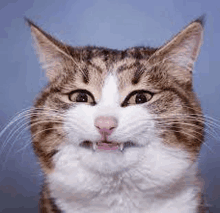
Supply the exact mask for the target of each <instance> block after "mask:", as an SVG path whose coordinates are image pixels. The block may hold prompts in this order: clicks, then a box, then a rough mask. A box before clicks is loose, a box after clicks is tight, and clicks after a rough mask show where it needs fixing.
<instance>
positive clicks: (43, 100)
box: [27, 19, 205, 213]
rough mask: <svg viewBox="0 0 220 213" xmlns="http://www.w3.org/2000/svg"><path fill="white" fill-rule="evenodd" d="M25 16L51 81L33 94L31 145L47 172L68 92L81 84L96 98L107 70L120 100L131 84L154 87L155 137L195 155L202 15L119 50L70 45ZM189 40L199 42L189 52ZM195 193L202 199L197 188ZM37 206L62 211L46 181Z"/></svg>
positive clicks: (60, 136)
mask: <svg viewBox="0 0 220 213" xmlns="http://www.w3.org/2000/svg"><path fill="white" fill-rule="evenodd" d="M27 22H28V24H29V26H30V28H31V31H32V35H33V37H34V39H35V41H36V48H37V51H38V54H39V58H40V61H41V63H42V65H43V68H45V70H46V74H47V76H48V79H49V84H48V85H47V86H46V87H45V88H44V89H43V90H42V92H41V93H40V94H39V96H38V98H37V99H36V102H35V105H34V109H33V113H32V116H31V123H30V125H31V133H32V136H33V147H34V151H35V153H36V154H37V156H38V157H39V161H40V164H41V167H42V170H43V172H44V174H45V178H46V176H47V174H49V173H51V172H53V168H54V162H53V156H54V155H56V153H57V152H58V147H59V146H60V145H62V144H63V143H65V138H66V133H65V131H64V130H63V129H62V123H63V119H64V117H63V114H64V112H66V111H67V110H68V109H69V108H70V107H74V103H72V102H71V101H70V100H69V99H68V94H70V93H71V91H73V90H76V89H80V88H84V89H86V90H88V91H91V93H92V95H93V96H94V97H95V99H96V100H98V99H99V98H100V96H101V93H100V91H101V88H102V85H103V82H104V79H105V77H106V76H107V74H108V73H110V72H112V73H115V74H116V75H117V78H118V81H119V91H120V93H121V100H120V101H121V103H122V102H123V100H124V99H125V98H126V96H127V95H128V94H129V93H130V92H131V91H133V90H138V89H143V88H144V89H145V90H149V91H151V92H152V93H154V98H153V99H152V102H149V104H148V105H147V108H148V110H149V111H150V113H152V114H156V115H158V120H157V122H156V123H157V128H158V130H159V131H158V134H159V137H161V138H163V141H164V143H165V144H167V146H175V147H179V148H181V149H184V150H187V151H188V152H189V153H190V154H191V160H192V161H196V159H197V157H198V154H199V151H200V148H201V145H202V142H203V140H204V132H203V128H204V119H203V114H202V110H201V108H200V104H199V101H198V100H197V98H196V95H195V93H194V92H193V88H192V69H193V63H194V62H195V60H196V58H197V55H198V51H199V46H200V45H201V38H200V37H201V35H202V33H201V31H202V28H203V21H202V19H198V20H195V21H194V22H192V23H191V24H190V25H188V26H187V27H186V28H185V29H183V30H182V31H181V32H180V33H179V34H178V35H176V36H175V37H174V38H173V39H172V40H171V41H169V42H167V43H166V44H165V45H163V46H162V47H160V48H149V47H132V48H129V49H126V50H122V51H120V50H113V49H108V48H103V47H93V46H86V47H72V46H69V45H66V44H63V43H61V42H60V41H58V40H56V39H55V38H54V37H52V36H51V35H49V34H48V33H46V32H44V31H43V30H42V29H41V28H40V27H38V26H37V25H35V24H34V23H33V22H32V21H30V20H27ZM199 36H200V37H199ZM195 37H198V38H197V39H195ZM193 39H194V40H193ZM191 40H193V41H194V42H197V43H196V44H194V49H193V51H192V54H191V55H190V56H188V55H189V51H188V49H190V45H191V43H190V41H191ZM184 45H185V46H184ZM191 46H192V45H191ZM184 48H185V49H184ZM187 54H188V55H187ZM184 55H185V57H186V58H185V59H183V61H181V58H180V57H181V56H184ZM187 59H189V60H187ZM122 107H123V106H122ZM170 114H172V115H173V117H172V122H167V124H166V123H164V119H166V117H167V116H170ZM179 115H182V116H179ZM189 127H192V128H189ZM198 198H199V200H201V202H202V198H201V193H199V195H198ZM202 205H203V204H202ZM198 209H199V210H198V213H203V212H205V210H204V208H202V206H200V207H198ZM40 212H43V213H52V212H61V211H60V210H59V209H58V207H57V206H56V205H55V202H54V200H53V198H52V197H51V195H50V191H49V188H48V187H47V184H46V182H45V184H44V187H43V190H42V194H41V200H40Z"/></svg>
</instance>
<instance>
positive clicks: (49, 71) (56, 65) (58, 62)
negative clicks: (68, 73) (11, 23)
mask: <svg viewBox="0 0 220 213" xmlns="http://www.w3.org/2000/svg"><path fill="white" fill-rule="evenodd" d="M25 21H26V23H27V24H28V25H29V27H30V28H31V34H32V37H33V39H34V43H35V48H36V50H37V54H38V56H39V59H40V63H41V64H42V67H43V69H44V70H46V75H47V77H48V79H49V80H50V81H53V80H54V79H55V78H56V77H57V76H59V75H60V73H61V72H63V70H64V67H65V66H66V62H67V61H72V60H73V58H72V56H71V55H70V49H69V46H67V45H65V44H63V43H62V42H60V41H58V40H56V39H55V38H54V37H53V36H51V35H49V34H48V33H46V32H44V31H43V30H42V29H41V28H40V27H38V26H37V25H36V24H34V23H33V22H32V21H31V20H30V19H27V18H25Z"/></svg>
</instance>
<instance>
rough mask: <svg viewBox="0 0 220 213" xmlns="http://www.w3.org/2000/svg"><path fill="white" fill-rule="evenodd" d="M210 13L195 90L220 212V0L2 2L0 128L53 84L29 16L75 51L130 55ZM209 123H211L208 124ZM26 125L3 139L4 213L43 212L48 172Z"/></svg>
mask: <svg viewBox="0 0 220 213" xmlns="http://www.w3.org/2000/svg"><path fill="white" fill-rule="evenodd" d="M202 14H206V23H205V35H204V44H203V46H202V48H201V53H200V55H199V58H198V61H197V62H196V65H195V70H194V89H195V91H196V92H197V93H198V96H199V98H200V100H201V104H202V107H203V111H204V113H205V115H206V117H209V118H210V117H211V118H213V119H212V122H209V123H207V128H206V132H207V134H206V140H205V144H204V145H203V148H202V151H201V155H200V160H199V166H200V170H201V173H202V177H203V178H204V180H205V192H206V197H207V198H206V199H207V201H208V204H209V205H210V206H211V208H210V209H211V212H212V213H218V212H219V209H220V107H219V106H220V98H219V94H220V93H219V91H220V86H219V83H220V56H219V55H220V54H219V50H220V42H219V39H220V24H219V23H220V1H218V0H215V1H214V0H209V1H207V0H193V1H188V2H187V1H184V0H175V1H174V0H160V1H159V0H154V1H147V0H135V1H134V0H133V1H132V0H129V1H125V0H111V1H110V0H109V1H108V0H78V1H76V0H62V1H61V0H60V1H57V0H56V1H55V0H35V1H34V0H1V1H0V24H1V26H0V39H1V42H0V54H1V55H0V67H1V68H0V128H1V130H3V129H4V127H5V126H6V125H7V124H8V123H9V122H10V121H11V119H13V118H14V117H15V116H16V115H17V114H18V113H19V112H21V111H22V110H23V109H27V108H29V107H31V105H32V103H33V99H34V98H35V96H36V95H37V94H38V92H39V91H40V89H41V88H42V87H43V86H44V85H45V84H46V82H47V80H46V77H45V75H44V72H43V71H42V70H41V68H40V65H39V63H38V60H37V57H36V55H35V52H34V48H33V45H32V39H31V35H30V29H29V28H28V27H27V26H26V25H25V23H24V19H23V18H24V16H26V17H28V18H30V19H32V20H33V21H34V22H36V23H37V24H38V25H39V26H41V27H42V28H43V29H44V30H46V31H47V32H49V33H51V34H52V35H54V36H55V37H57V38H58V39H61V40H62V41H64V42H67V43H69V44H71V45H75V46H79V45H96V46H106V47H109V48H117V49H125V48H128V47H131V46H136V45H145V46H153V47H157V46H160V45H162V44H163V43H164V42H166V41H167V40H169V39H170V38H171V37H172V35H174V34H176V33H178V32H179V31H180V30H181V29H182V28H183V27H184V26H185V25H187V24H188V23H189V22H191V21H192V20H193V19H195V18H197V17H199V16H201V15H202ZM209 121H211V120H210V119H209ZM23 124H25V121H23V122H22V123H19V122H17V123H15V124H14V125H12V126H11V127H9V128H8V130H7V131H5V132H3V133H2V134H1V137H0V212H2V213H6V212H7V213H13V212H22V213H26V212H27V213H30V212H31V213H35V212H36V213H37V212H38V210H37V205H38V203H37V202H38V198H39V195H38V194H39V191H40V185H41V181H42V178H43V177H42V174H41V172H40V170H39V165H38V164H37V163H36V158H35V156H34V154H33V151H32V147H31V141H30V135H29V133H28V130H26V128H25V126H22V125H23Z"/></svg>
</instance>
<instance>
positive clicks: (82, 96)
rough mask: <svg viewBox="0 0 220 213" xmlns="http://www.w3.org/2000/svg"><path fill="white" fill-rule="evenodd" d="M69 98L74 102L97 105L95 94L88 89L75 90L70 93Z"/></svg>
mask: <svg viewBox="0 0 220 213" xmlns="http://www.w3.org/2000/svg"><path fill="white" fill-rule="evenodd" d="M69 100H70V101H72V102H82V103H89V104H92V105H95V104H96V103H95V99H94V97H93V95H92V94H91V93H90V92H89V91H87V90H80V89H79V90H74V91H72V92H71V93H70V94H69Z"/></svg>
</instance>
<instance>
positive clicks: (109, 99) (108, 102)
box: [99, 74, 119, 107]
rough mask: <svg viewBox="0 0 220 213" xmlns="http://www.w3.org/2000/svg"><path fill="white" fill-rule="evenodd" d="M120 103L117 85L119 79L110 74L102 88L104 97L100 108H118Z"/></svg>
mask: <svg viewBox="0 0 220 213" xmlns="http://www.w3.org/2000/svg"><path fill="white" fill-rule="evenodd" d="M118 102H119V91H118V85H117V77H116V76H115V75H112V74H109V75H108V76H107V77H106V79H105V82H104V85H103V88H102V96H101V100H100V102H99V106H103V107H106V106H117V105H118Z"/></svg>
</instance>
